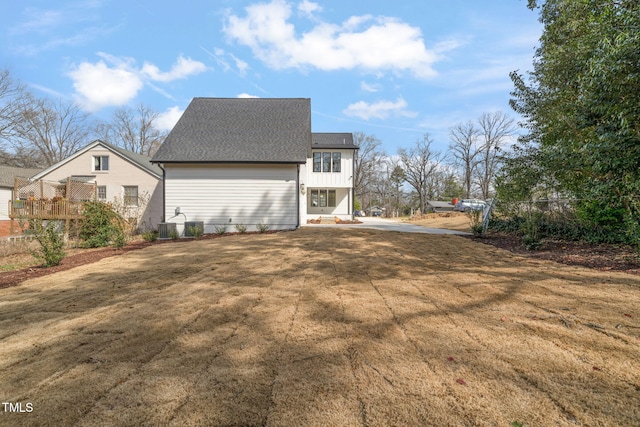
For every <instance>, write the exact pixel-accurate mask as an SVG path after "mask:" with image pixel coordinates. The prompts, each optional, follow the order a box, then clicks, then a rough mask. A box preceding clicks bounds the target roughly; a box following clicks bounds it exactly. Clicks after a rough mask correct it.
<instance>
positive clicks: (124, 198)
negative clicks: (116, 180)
mask: <svg viewBox="0 0 640 427" xmlns="http://www.w3.org/2000/svg"><path fill="white" fill-rule="evenodd" d="M129 188H135V189H136V195H135V203H133V204H130V203H128V202H130V201H131V200H133V199H132V198H133V196H131V195H127V189H129ZM139 194H140V193H139V189H138V186H137V185H123V186H122V203H123V204H124V205H125V206H126V207H131V208H137V207H139V206H140V202H139V197H140V196H139Z"/></svg>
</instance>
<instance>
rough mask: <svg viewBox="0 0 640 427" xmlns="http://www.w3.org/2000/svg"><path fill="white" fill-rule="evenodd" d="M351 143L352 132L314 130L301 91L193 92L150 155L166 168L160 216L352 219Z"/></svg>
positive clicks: (248, 221)
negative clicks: (285, 94) (296, 94)
mask: <svg viewBox="0 0 640 427" xmlns="http://www.w3.org/2000/svg"><path fill="white" fill-rule="evenodd" d="M355 149H357V147H355V146H354V145H353V138H352V136H351V134H346V133H342V134H329V133H327V134H313V137H312V133H311V102H310V100H309V99H307V98H194V99H193V100H192V102H191V103H190V104H189V106H188V107H187V109H186V110H185V112H184V113H183V115H182V117H181V118H180V120H179V121H178V123H177V124H176V126H175V127H174V128H173V130H172V131H171V132H170V133H169V135H168V136H167V138H166V140H165V141H164V143H163V144H162V146H161V147H160V148H159V150H158V152H157V153H156V155H155V156H154V158H153V160H152V162H153V163H157V164H159V165H160V166H161V167H162V169H163V170H164V215H165V218H164V220H165V221H166V222H175V223H177V225H178V231H179V232H180V233H182V232H183V229H184V223H185V221H189V222H191V221H202V222H203V223H204V228H205V229H204V231H205V232H206V233H212V232H214V231H215V229H216V228H217V227H223V226H227V227H228V231H234V229H233V226H235V225H240V224H241V225H243V226H246V227H247V229H248V230H255V229H256V228H257V226H258V225H259V224H264V225H267V226H268V227H269V229H271V230H282V229H294V228H297V227H298V226H299V225H300V224H303V223H306V222H307V219H308V218H313V217H318V216H320V215H331V216H334V215H335V216H340V217H342V218H351V217H352V214H353V208H352V206H353V155H354V150H355ZM327 153H328V154H327ZM329 157H330V158H331V160H329ZM314 159H315V160H314ZM314 171H315V172H314Z"/></svg>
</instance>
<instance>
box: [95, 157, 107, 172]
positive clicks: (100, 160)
mask: <svg viewBox="0 0 640 427" xmlns="http://www.w3.org/2000/svg"><path fill="white" fill-rule="evenodd" d="M93 170H94V172H95V171H108V170H109V156H93Z"/></svg>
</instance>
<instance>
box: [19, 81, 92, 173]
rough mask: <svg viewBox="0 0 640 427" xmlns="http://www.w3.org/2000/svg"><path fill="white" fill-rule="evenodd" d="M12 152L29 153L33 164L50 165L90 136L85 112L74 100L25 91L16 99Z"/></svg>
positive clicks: (75, 149) (79, 146)
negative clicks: (72, 101)
mask: <svg viewBox="0 0 640 427" xmlns="http://www.w3.org/2000/svg"><path fill="white" fill-rule="evenodd" d="M18 108H19V109H20V115H19V120H18V122H17V124H16V128H15V131H16V135H17V138H16V140H15V142H14V144H13V151H14V152H15V153H16V155H19V154H20V153H22V155H33V156H36V157H37V158H38V159H37V161H36V163H37V166H41V167H46V166H50V165H52V164H54V163H56V162H58V161H60V160H62V159H64V158H66V157H68V156H70V155H71V154H73V153H74V152H76V151H77V150H78V149H79V148H81V147H82V146H83V145H85V144H86V143H87V139H88V138H89V136H90V132H89V130H88V129H89V127H88V123H87V122H88V119H89V115H88V114H86V113H83V112H82V111H81V110H80V108H79V107H78V106H77V105H76V104H71V103H66V102H63V101H61V100H59V101H52V100H49V99H40V98H35V97H33V96H32V95H30V94H25V95H24V96H23V97H22V98H21V99H20V102H19V106H18Z"/></svg>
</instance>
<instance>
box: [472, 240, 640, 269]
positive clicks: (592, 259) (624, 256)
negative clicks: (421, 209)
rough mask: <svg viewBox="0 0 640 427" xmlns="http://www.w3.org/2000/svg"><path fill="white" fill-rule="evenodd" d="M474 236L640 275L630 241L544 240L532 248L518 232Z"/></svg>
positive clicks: (639, 256) (539, 255)
mask: <svg viewBox="0 0 640 427" xmlns="http://www.w3.org/2000/svg"><path fill="white" fill-rule="evenodd" d="M469 238H470V239H472V240H474V241H476V242H479V243H484V244H488V245H492V246H495V247H498V248H500V249H505V250H508V251H509V252H512V253H516V254H519V255H524V256H528V257H531V258H536V259H545V260H550V261H555V262H558V263H561V264H565V265H579V266H582V267H588V268H593V269H596V270H601V271H622V272H625V273H629V274H638V275H640V253H639V252H637V251H636V250H635V248H634V247H632V246H628V245H610V244H592V243H586V242H567V241H559V240H543V242H542V246H541V247H540V248H539V249H537V250H528V249H527V248H526V247H525V246H524V245H523V244H522V241H521V239H520V238H519V237H518V236H512V235H508V234H498V233H495V234H494V233H490V234H487V235H484V236H481V237H475V236H472V237H469Z"/></svg>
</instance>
